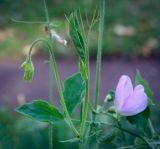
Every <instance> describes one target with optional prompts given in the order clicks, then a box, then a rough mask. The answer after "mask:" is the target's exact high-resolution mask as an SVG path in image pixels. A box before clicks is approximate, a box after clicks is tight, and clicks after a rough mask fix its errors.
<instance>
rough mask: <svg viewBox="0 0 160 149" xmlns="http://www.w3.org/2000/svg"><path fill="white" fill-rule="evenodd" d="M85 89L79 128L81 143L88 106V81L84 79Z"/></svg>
mask: <svg viewBox="0 0 160 149" xmlns="http://www.w3.org/2000/svg"><path fill="white" fill-rule="evenodd" d="M85 83H86V88H85V100H84V107H83V114H82V122H81V128H80V138H81V139H82V141H83V137H84V131H85V124H86V120H87V113H88V104H89V80H88V79H86V81H85Z"/></svg>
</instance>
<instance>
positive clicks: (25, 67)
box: [21, 58, 34, 81]
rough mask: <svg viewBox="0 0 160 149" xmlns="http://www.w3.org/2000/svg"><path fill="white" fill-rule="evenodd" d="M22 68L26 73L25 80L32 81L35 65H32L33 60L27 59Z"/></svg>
mask: <svg viewBox="0 0 160 149" xmlns="http://www.w3.org/2000/svg"><path fill="white" fill-rule="evenodd" d="M21 68H22V69H23V71H24V76H23V78H24V80H25V81H32V80H33V76H34V65H33V63H32V60H31V58H27V59H26V60H25V61H24V62H23V63H22V65H21Z"/></svg>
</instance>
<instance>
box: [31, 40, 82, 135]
mask: <svg viewBox="0 0 160 149" xmlns="http://www.w3.org/2000/svg"><path fill="white" fill-rule="evenodd" d="M40 41H41V42H43V43H45V44H46V46H47V48H48V50H49V53H50V57H51V61H52V63H53V70H54V73H55V78H56V83H57V87H58V92H59V95H60V102H61V105H62V107H63V110H64V113H65V115H66V121H67V122H68V123H69V126H70V128H71V129H72V130H73V132H74V133H75V135H76V136H77V137H79V133H78V131H77V130H76V128H75V126H74V124H73V122H72V120H71V117H70V114H69V112H68V110H67V107H66V103H65V99H64V96H63V91H62V85H61V81H60V78H59V73H58V68H57V64H56V61H55V56H54V52H53V50H52V42H51V41H50V40H46V39H43V38H40V39H37V40H35V41H34V42H33V43H32V46H31V48H30V51H29V57H30V56H31V52H32V49H33V46H34V45H35V44H37V43H38V42H40Z"/></svg>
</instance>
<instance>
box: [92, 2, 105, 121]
mask: <svg viewBox="0 0 160 149" xmlns="http://www.w3.org/2000/svg"><path fill="white" fill-rule="evenodd" d="M99 5H100V8H99V10H100V22H99V35H98V51H97V63H96V82H95V95H94V109H97V104H98V100H99V90H100V75H101V59H102V58H101V57H102V44H103V31H104V16H105V0H100V3H99ZM92 114H93V117H92V118H93V121H94V120H95V117H96V115H95V114H94V113H92Z"/></svg>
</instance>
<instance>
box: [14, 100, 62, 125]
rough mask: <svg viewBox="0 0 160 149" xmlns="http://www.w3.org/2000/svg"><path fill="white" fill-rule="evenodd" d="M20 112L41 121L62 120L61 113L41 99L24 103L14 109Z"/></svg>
mask: <svg viewBox="0 0 160 149" xmlns="http://www.w3.org/2000/svg"><path fill="white" fill-rule="evenodd" d="M16 111H17V112H18V113H21V114H23V115H25V116H27V117H30V118H32V119H35V120H38V121H42V122H52V123H53V122H56V121H59V120H63V119H64V117H63V115H62V114H61V113H60V112H59V111H58V110H57V109H56V107H55V106H53V105H51V104H49V103H48V102H46V101H43V100H34V101H33V102H31V103H26V104H24V105H22V106H20V107H18V108H17V109H16Z"/></svg>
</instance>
